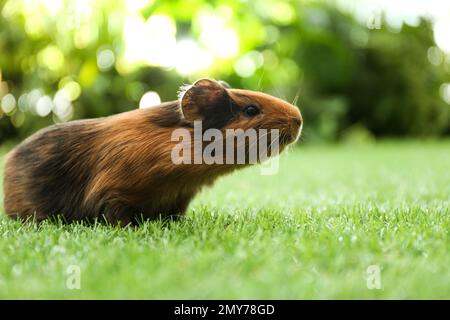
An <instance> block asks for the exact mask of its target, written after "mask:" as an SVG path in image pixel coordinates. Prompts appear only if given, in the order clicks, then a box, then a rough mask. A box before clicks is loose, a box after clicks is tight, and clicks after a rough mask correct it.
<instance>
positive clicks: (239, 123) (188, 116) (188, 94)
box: [4, 79, 302, 225]
mask: <svg viewBox="0 0 450 320" xmlns="http://www.w3.org/2000/svg"><path fill="white" fill-rule="evenodd" d="M249 104H254V105H257V106H258V108H260V109H261V112H262V113H261V114H260V115H258V116H255V117H251V118H248V117H245V116H244V115H243V114H242V110H243V108H245V107H246V106H247V105H249ZM197 119H198V120H200V119H201V120H203V123H205V129H206V128H218V129H220V130H225V129H227V128H232V129H236V128H242V129H244V130H245V129H247V128H255V129H259V128H267V129H271V128H278V129H280V130H281V132H282V138H284V140H282V142H283V143H284V145H286V144H288V143H290V142H293V141H294V140H295V139H296V137H297V136H298V132H299V128H300V125H301V121H302V119H301V115H300V112H299V110H298V109H297V108H296V107H294V106H292V105H290V104H288V103H286V102H284V101H282V100H279V99H277V98H274V97H272V96H269V95H266V94H263V93H259V92H252V91H245V90H236V89H228V88H227V87H225V86H223V85H222V84H221V83H218V82H215V81H211V80H206V79H203V80H200V81H197V82H196V83H195V84H194V85H192V86H191V87H189V88H187V89H186V91H185V92H183V93H182V97H181V99H180V101H173V102H168V103H163V104H161V105H159V106H156V107H152V108H148V109H138V110H133V111H130V112H125V113H121V114H117V115H114V116H110V117H106V118H100V119H93V120H79V121H72V122H69V123H66V124H62V125H54V126H51V127H49V128H46V129H43V130H41V131H39V132H37V133H35V134H34V135H32V136H31V137H29V138H28V139H26V140H25V141H24V142H22V143H21V144H20V145H19V146H17V147H16V148H15V149H14V150H12V151H11V152H10V153H9V154H8V156H7V160H6V165H5V176H4V191H5V192H4V195H5V199H4V205H5V209H6V212H7V213H8V215H10V216H11V217H20V218H27V217H34V218H35V219H37V220H42V219H45V218H47V217H51V216H58V215H60V216H63V217H64V219H66V221H68V222H70V221H74V220H81V219H89V220H91V219H96V218H101V217H102V216H103V217H104V218H105V219H106V220H107V221H109V222H111V223H120V224H122V225H126V224H128V223H135V222H136V221H138V220H140V219H141V218H143V219H154V218H157V217H159V216H163V217H170V216H178V215H182V214H184V212H185V211H186V209H187V207H188V204H189V202H190V200H191V199H192V198H193V197H194V196H195V194H196V193H198V191H199V190H200V189H201V188H202V187H203V186H205V185H210V184H212V183H213V182H214V180H215V179H216V178H217V177H219V176H221V175H223V174H226V173H228V172H231V171H233V170H234V169H236V168H237V167H239V165H206V164H202V165H195V164H181V165H174V164H173V163H172V161H171V151H172V148H173V147H174V145H175V144H176V143H178V142H175V141H171V134H172V131H173V130H174V129H176V128H186V129H188V130H190V131H191V132H192V131H193V126H192V121H193V120H197ZM284 145H283V146H284Z"/></svg>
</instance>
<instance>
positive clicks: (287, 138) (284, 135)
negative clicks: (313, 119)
mask: <svg viewBox="0 0 450 320" xmlns="http://www.w3.org/2000/svg"><path fill="white" fill-rule="evenodd" d="M302 127H303V123H302V122H301V121H298V122H295V124H294V125H292V126H289V127H288V128H286V129H285V130H282V131H281V134H280V145H282V146H287V145H289V144H293V143H295V142H297V141H298V139H299V138H300V134H301V132H302Z"/></svg>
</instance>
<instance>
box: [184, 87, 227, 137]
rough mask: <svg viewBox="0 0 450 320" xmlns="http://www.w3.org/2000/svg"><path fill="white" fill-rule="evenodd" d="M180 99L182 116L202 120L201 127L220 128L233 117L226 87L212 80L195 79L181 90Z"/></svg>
mask: <svg viewBox="0 0 450 320" xmlns="http://www.w3.org/2000/svg"><path fill="white" fill-rule="evenodd" d="M180 100H181V110H182V112H183V116H184V118H185V119H186V120H188V121H191V122H193V121H196V120H200V121H203V128H212V127H216V128H220V127H221V126H223V125H224V124H226V123H227V122H228V121H229V120H230V119H231V118H232V117H233V114H232V103H231V99H230V96H229V95H228V92H227V90H226V88H225V87H224V86H222V85H221V84H220V83H219V82H217V81H214V80H209V79H200V80H197V81H196V82H195V83H194V84H193V85H191V86H188V87H187V89H185V90H184V91H183V92H181V94H180Z"/></svg>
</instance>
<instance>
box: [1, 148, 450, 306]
mask: <svg viewBox="0 0 450 320" xmlns="http://www.w3.org/2000/svg"><path fill="white" fill-rule="evenodd" d="M3 154H4V152H3ZM449 208H450V141H445V142H418V141H416V142H414V141H409V142H382V143H379V144H376V145H361V146H347V145H340V146H300V147H299V148H297V149H294V150H291V151H290V153H289V154H287V155H284V156H283V157H282V159H281V163H280V172H279V173H278V174H277V175H274V176H261V175H260V174H259V169H258V168H256V167H255V168H250V169H246V170H243V171H240V172H237V173H236V174H234V175H232V176H229V177H226V178H223V179H221V180H219V181H218V182H217V184H216V185H215V187H214V188H212V189H207V190H205V191H204V192H203V193H202V194H201V195H200V196H199V197H197V198H196V200H195V201H194V202H193V203H192V204H191V206H190V209H189V212H188V215H187V218H186V219H185V220H184V221H181V222H178V223H170V224H168V225H164V224H163V223H161V222H153V223H146V224H144V225H143V226H141V227H140V228H138V229H131V228H126V229H118V228H113V227H108V226H94V227H87V226H82V225H76V224H75V225H70V226H64V225H58V224H51V223H43V224H41V225H34V224H20V223H18V222H15V221H10V220H8V219H7V218H6V217H5V216H4V215H3V214H1V215H0V235H1V238H0V298H102V299H103V298H150V299H151V298H175V299H179V298H193V299H197V298H199V299H202V298H247V299H253V298H255V299H256V298H261V299H263V298H269V299H270V298H280V299H281V298H283V299H298V298H325V299H327V298H364V299H371V298H419V299H420V298H446V299H449V298H450V268H449V266H450V241H449V235H448V232H449V229H450V209H449ZM70 265H78V266H79V267H80V268H81V289H80V290H68V289H67V288H66V279H67V277H68V275H67V268H68V266H70ZM370 265H377V266H379V267H380V268H381V283H382V289H381V290H369V289H368V288H367V285H366V280H367V279H366V278H367V275H366V270H367V268H368V267H369V266H370Z"/></svg>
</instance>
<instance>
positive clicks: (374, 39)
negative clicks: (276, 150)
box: [0, 0, 450, 142]
mask: <svg viewBox="0 0 450 320" xmlns="http://www.w3.org/2000/svg"><path fill="white" fill-rule="evenodd" d="M381 22H382V26H381V28H380V29H373V30H369V29H368V28H367V27H366V26H365V25H361V24H360V23H359V22H357V20H356V19H355V17H353V16H352V15H350V14H347V13H344V12H342V11H340V10H338V9H336V8H335V7H334V6H332V5H329V4H328V2H310V1H307V2H306V1H305V2H303V1H277V0H262V1H254V2H242V1H238V0H217V1H214V2H209V1H204V0H195V1H181V0H177V1H170V2H166V1H148V2H146V1H117V2H111V1H106V0H100V1H95V2H86V3H84V2H83V3H79V2H75V1H69V0H62V1H57V2H53V1H45V0H42V1H25V0H0V100H1V108H0V142H1V141H4V140H6V139H9V138H14V137H24V136H26V135H28V134H30V133H31V132H33V131H35V130H36V129H38V128H41V127H43V126H46V125H48V124H51V123H53V122H62V121H68V120H70V119H74V118H86V117H98V116H105V115H109V114H113V113H117V112H122V111H126V110H130V109H132V108H136V107H138V106H139V104H141V107H145V106H148V105H150V104H153V103H157V102H158V101H159V98H160V99H161V100H171V99H176V93H177V90H178V87H179V86H180V85H182V84H183V83H186V82H191V81H193V80H195V79H196V78H198V77H204V76H209V77H215V78H220V79H224V80H226V81H227V82H229V83H230V84H232V85H233V86H235V87H244V88H248V89H253V90H262V91H265V92H268V93H272V94H274V95H277V96H280V97H281V98H284V99H286V100H288V101H293V100H295V97H296V96H299V100H298V101H299V103H298V104H299V106H300V107H301V109H302V111H303V113H304V117H305V119H306V130H305V131H306V138H305V139H306V140H307V141H308V140H311V141H313V140H315V139H325V140H333V139H336V138H339V136H340V135H341V134H342V133H343V132H344V131H345V130H346V129H347V128H350V127H352V128H353V127H355V126H356V127H358V128H359V129H358V130H362V129H361V128H364V127H365V128H367V130H370V132H372V133H373V134H375V135H377V136H383V135H399V136H403V135H412V136H439V135H442V134H445V133H447V134H448V133H449V131H450V125H449V123H450V107H449V105H448V104H447V103H446V102H444V101H443V100H442V98H441V96H440V91H442V90H441V88H442V84H443V83H445V82H450V76H449V70H450V67H449V66H448V64H449V61H450V58H448V57H446V56H445V54H444V53H443V52H441V51H440V50H439V49H438V48H437V47H436V45H435V44H434V41H433V34H432V28H431V24H430V22H428V21H426V20H421V22H420V24H419V25H417V26H415V27H412V26H408V25H403V26H402V27H401V29H400V30H397V31H395V32H394V31H391V30H390V28H389V27H388V26H387V25H386V23H385V22H384V21H381ZM430 61H431V63H430ZM149 91H151V92H153V93H151V94H146V95H145V93H146V92H149ZM154 92H156V93H157V94H155V93H154ZM449 95H450V94H449Z"/></svg>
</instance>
